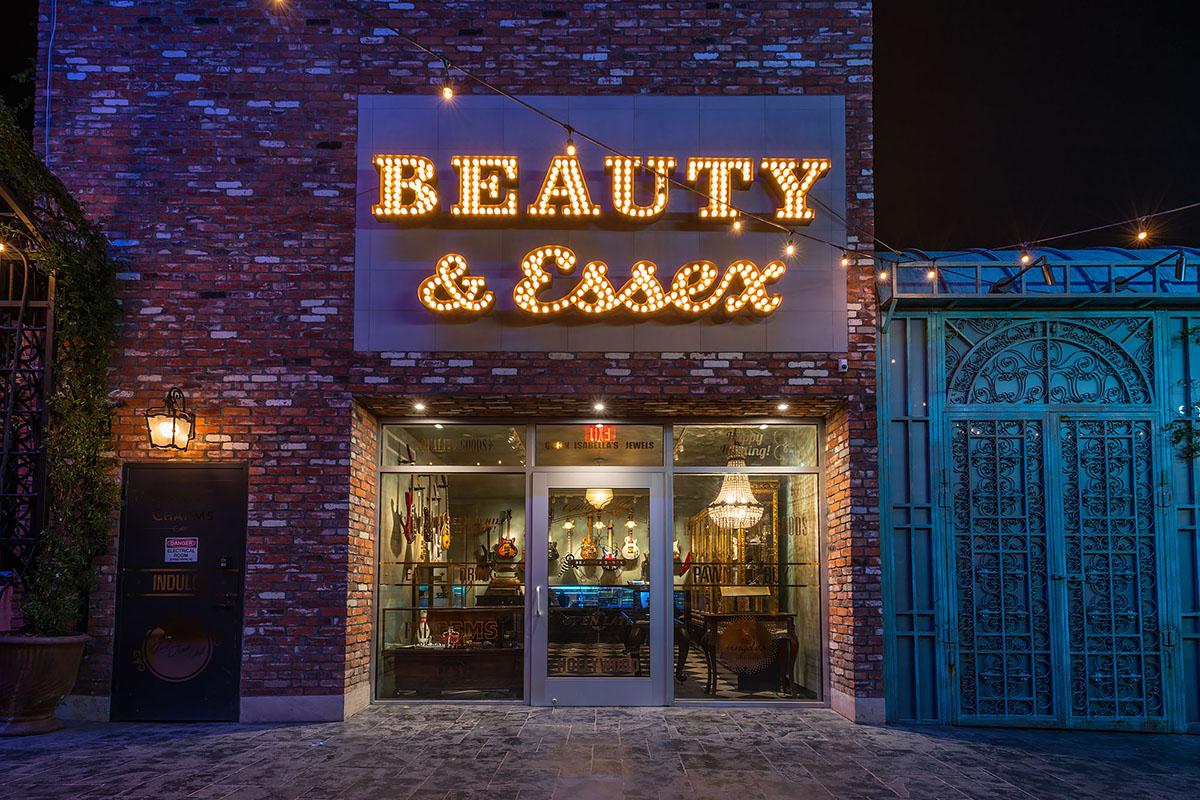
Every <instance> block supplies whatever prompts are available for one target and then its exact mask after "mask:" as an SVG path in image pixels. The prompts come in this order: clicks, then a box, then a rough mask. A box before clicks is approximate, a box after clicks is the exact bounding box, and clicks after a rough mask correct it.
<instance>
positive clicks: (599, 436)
mask: <svg viewBox="0 0 1200 800" xmlns="http://www.w3.org/2000/svg"><path fill="white" fill-rule="evenodd" d="M583 440H584V441H585V442H587V443H588V444H612V443H613V442H616V441H617V429H616V428H614V427H613V426H612V425H601V424H599V423H597V424H596V425H589V426H588V427H587V428H586V429H585V430H584V432H583Z"/></svg>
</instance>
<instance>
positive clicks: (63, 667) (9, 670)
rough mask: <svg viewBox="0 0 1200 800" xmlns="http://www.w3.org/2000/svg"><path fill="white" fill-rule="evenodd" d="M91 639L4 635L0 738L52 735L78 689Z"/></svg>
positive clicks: (0, 670)
mask: <svg viewBox="0 0 1200 800" xmlns="http://www.w3.org/2000/svg"><path fill="white" fill-rule="evenodd" d="M87 640H88V637H87V636H86V635H84V634H76V635H74V636H16V635H7V634H0V736H26V735H29V734H32V733H49V732H50V731H56V730H58V729H59V728H61V727H62V726H63V725H62V723H61V722H59V721H58V720H57V719H55V717H54V710H55V709H56V708H58V704H59V703H61V702H62V700H63V698H64V697H66V696H67V693H68V692H70V691H71V688H72V687H73V686H74V685H75V678H76V677H77V676H78V675H79V662H80V660H81V659H82V658H83V646H84V644H86V643H87Z"/></svg>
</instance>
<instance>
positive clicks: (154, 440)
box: [146, 388, 196, 450]
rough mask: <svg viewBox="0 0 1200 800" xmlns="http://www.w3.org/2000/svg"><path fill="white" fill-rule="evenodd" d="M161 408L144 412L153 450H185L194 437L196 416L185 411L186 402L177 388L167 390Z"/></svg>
mask: <svg viewBox="0 0 1200 800" xmlns="http://www.w3.org/2000/svg"><path fill="white" fill-rule="evenodd" d="M164 402H165V403H166V405H165V406H164V407H163V408H151V409H147V411H146V433H147V434H148V435H149V436H150V446H151V447H152V448H154V449H155V450H187V448H188V442H190V441H191V440H192V439H194V438H195V437H196V415H195V414H193V413H191V412H189V411H188V410H187V400H185V399H184V397H183V391H182V390H181V389H179V388H171V389H168V390H167V395H166V397H165V398H164Z"/></svg>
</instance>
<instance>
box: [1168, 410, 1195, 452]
mask: <svg viewBox="0 0 1200 800" xmlns="http://www.w3.org/2000/svg"><path fill="white" fill-rule="evenodd" d="M1167 438H1168V439H1170V441H1171V446H1172V447H1174V448H1175V455H1176V456H1178V457H1179V458H1180V459H1181V460H1183V461H1195V460H1196V459H1198V458H1200V428H1197V427H1196V425H1195V424H1194V423H1193V422H1192V421H1191V420H1188V419H1177V420H1175V421H1174V422H1172V423H1171V424H1169V425H1168V426H1167Z"/></svg>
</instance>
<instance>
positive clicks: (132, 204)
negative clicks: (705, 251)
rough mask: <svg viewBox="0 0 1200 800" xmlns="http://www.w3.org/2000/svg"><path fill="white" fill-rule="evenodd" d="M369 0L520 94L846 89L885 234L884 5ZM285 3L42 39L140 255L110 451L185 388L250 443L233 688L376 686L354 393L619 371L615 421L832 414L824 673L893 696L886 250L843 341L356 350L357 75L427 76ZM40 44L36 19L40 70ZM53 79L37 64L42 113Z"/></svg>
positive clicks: (130, 0)
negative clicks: (754, 348)
mask: <svg viewBox="0 0 1200 800" xmlns="http://www.w3.org/2000/svg"><path fill="white" fill-rule="evenodd" d="M367 4H368V5H370V6H371V8H372V9H373V10H374V11H376V12H377V13H379V14H381V15H383V16H385V17H387V18H388V19H389V20H391V21H392V22H393V23H394V24H396V25H397V26H398V27H399V28H400V29H401V30H404V31H405V32H406V33H407V34H409V35H412V36H413V37H415V38H417V39H419V40H420V41H422V42H424V43H425V44H427V45H428V46H430V47H432V48H434V49H438V50H444V51H446V52H447V53H449V54H450V55H452V56H453V57H454V58H455V59H457V60H460V61H461V62H462V63H463V64H464V65H466V66H468V67H470V68H472V69H478V70H479V71H480V72H482V73H485V74H487V75H488V76H489V77H491V78H492V79H494V80H495V81H497V82H498V83H500V84H503V85H504V86H506V87H507V88H509V89H511V90H513V91H516V92H519V93H529V94H539V93H549V94H570V93H583V92H588V93H596V92H612V93H620V94H628V93H638V92H644V93H661V94H677V93H681V92H682V93H703V94H732V93H737V94H756V93H765V94H775V93H796V94H802V93H803V94H826V93H832V94H842V95H845V96H846V100H847V115H848V118H847V136H848V147H847V154H846V157H847V159H848V165H847V170H846V174H847V181H848V185H847V196H848V198H849V219H850V241H851V243H852V245H853V244H854V243H858V242H863V241H865V239H864V236H865V235H866V232H869V231H870V230H871V228H872V209H873V205H872V191H873V184H872V180H873V179H872V155H871V153H872V141H871V61H870V59H871V20H870V3H869V2H839V3H828V2H790V1H789V2H785V1H784V0H761V1H759V2H754V3H746V2H739V3H729V2H615V1H614V2H589V3H587V4H583V5H580V4H578V3H575V2H538V3H530V2H512V1H511V0H500V1H496V2H482V1H481V2H464V3H457V4H454V5H453V6H452V7H447V5H446V4H444V3H441V2H413V3H403V2H391V3H385V2H368V3H367ZM269 5H270V4H269V3H267V2H265V0H254V1H253V2H248V1H246V0H243V1H241V2H236V1H235V0H194V1H188V0H180V1H179V2H150V1H149V0H121V2H103V3H102V2H95V1H94V0H93V1H92V2H86V1H85V0H59V3H58V15H57V27H56V30H55V33H54V52H53V55H52V59H51V61H52V63H53V65H54V67H53V77H52V81H51V83H52V87H53V93H52V104H51V122H50V131H49V133H50V136H49V138H50V152H49V163H50V165H51V167H52V168H53V169H55V170H56V171H57V172H58V173H59V175H60V176H61V177H62V178H63V180H64V181H65V183H66V184H67V186H68V187H69V188H70V190H71V191H73V192H74V193H75V194H76V195H77V196H78V197H79V199H80V200H81V201H82V202H83V204H84V206H85V207H86V208H88V209H89V211H90V212H91V213H92V214H93V215H94V216H95V217H96V218H97V219H98V220H99V221H101V222H102V223H103V225H104V226H105V229H106V230H107V231H108V234H109V236H110V237H111V238H112V240H113V242H114V243H115V245H116V246H117V248H118V250H119V252H120V254H121V255H122V256H123V257H124V259H125V261H126V264H127V267H126V271H125V272H124V273H123V274H122V276H121V277H122V283H121V285H122V291H121V297H122V302H123V308H124V312H125V322H124V325H123V328H122V334H121V341H120V343H119V346H118V348H117V351H116V354H115V359H114V364H113V373H112V392H113V398H114V399H115V400H117V401H119V402H120V403H121V406H120V408H119V409H118V413H117V420H116V424H115V427H114V436H115V451H116V454H117V457H118V460H119V461H122V462H123V461H129V460H150V459H162V458H166V457H167V456H165V455H163V454H160V453H150V452H149V451H148V450H147V447H146V444H145V441H144V434H143V432H142V423H141V419H140V416H139V414H140V412H141V411H142V410H143V409H144V408H146V407H147V406H149V405H152V404H156V403H157V402H158V401H159V400H160V398H161V394H162V391H163V390H164V389H165V388H166V387H168V386H172V385H179V386H181V387H182V388H183V389H184V391H185V392H186V393H187V395H188V398H189V400H190V402H191V404H192V405H193V406H194V407H195V410H196V411H197V414H198V416H199V424H198V427H199V437H198V439H197V442H196V443H195V445H194V446H193V449H192V450H190V451H189V452H188V453H187V454H186V455H185V456H184V457H185V458H187V459H192V460H197V461H205V460H237V461H247V462H249V464H250V511H249V514H250V520H249V544H248V550H249V559H248V563H249V567H248V575H247V581H246V620H245V630H246V636H245V648H246V654H245V661H244V674H243V680H242V689H243V694H244V695H247V696H252V695H286V694H313V695H323V694H335V693H341V692H343V691H344V690H345V688H346V687H347V686H352V685H357V684H358V683H359V682H360V681H361V680H362V676H363V674H364V671H365V669H366V664H365V662H364V660H363V659H364V657H365V656H364V654H365V646H366V645H365V639H364V636H365V631H364V629H363V625H364V624H366V621H367V620H368V619H369V602H368V599H369V593H367V592H365V590H363V588H362V584H363V583H364V582H365V581H368V580H369V571H366V568H365V567H364V565H363V561H362V559H363V556H364V553H365V552H366V551H365V550H364V549H363V548H364V547H366V545H365V544H364V541H363V540H362V539H361V536H362V534H364V533H366V532H367V531H368V530H369V527H370V524H372V521H373V513H368V512H369V509H368V507H367V506H368V505H369V502H370V501H369V496H370V495H371V494H372V493H373V487H372V486H371V484H370V482H369V480H368V479H367V478H366V477H365V472H364V470H365V466H364V465H365V463H366V462H365V459H367V458H373V455H372V454H371V453H370V452H369V447H368V446H367V445H366V444H365V442H366V441H367V440H368V439H370V436H368V435H367V431H368V430H369V429H370V427H371V426H372V425H373V422H372V421H371V420H370V417H369V413H368V412H374V413H388V412H396V411H401V412H406V411H407V410H408V408H409V403H410V402H411V398H412V397H414V396H418V395H419V396H422V397H423V398H425V399H426V400H428V401H429V402H431V404H432V405H433V406H434V408H436V409H438V411H439V413H445V414H456V415H469V414H471V413H476V412H477V411H479V410H481V409H483V410H486V411H488V412H490V413H492V414H496V413H505V412H506V411H507V410H512V411H514V412H517V413H520V412H524V413H528V412H529V411H530V410H532V409H534V408H536V409H538V411H539V412H541V413H545V410H546V408H547V407H549V408H550V409H559V410H562V411H563V412H564V413H568V412H571V411H572V410H573V409H581V408H584V407H585V404H586V403H587V402H588V401H589V399H590V397H591V396H592V395H594V394H597V393H603V394H605V395H606V396H609V397H612V398H614V402H613V403H612V404H611V405H612V408H613V413H614V414H615V415H621V414H626V413H628V414H635V413H639V414H654V413H659V412H662V413H670V412H672V411H678V410H681V409H687V408H691V409H694V410H697V411H699V412H701V413H707V414H712V413H735V412H739V411H749V410H755V409H760V410H763V411H767V412H769V411H771V409H773V406H774V399H775V398H779V397H786V398H791V399H792V400H793V403H794V408H793V411H794V412H797V413H800V412H801V411H802V410H807V412H811V413H819V414H827V413H831V412H832V413H833V414H834V416H832V417H831V418H830V419H831V424H830V429H831V431H836V433H837V439H836V441H835V440H834V439H833V438H831V444H832V445H833V449H832V450H831V452H832V453H833V454H834V455H835V458H837V459H839V461H838V464H839V465H842V466H839V472H838V476H839V477H837V478H836V480H835V485H834V486H833V487H832V491H833V493H834V494H835V495H836V496H837V498H838V499H837V500H836V502H834V501H833V498H832V496H831V504H830V505H831V508H835V507H836V509H837V511H836V516H835V518H834V519H833V520H832V522H831V537H830V538H831V543H833V542H837V548H838V550H837V553H835V562H836V563H837V564H838V567H837V571H836V574H835V570H834V568H833V565H832V564H831V579H832V583H833V584H834V585H838V586H843V587H844V586H847V584H848V586H849V588H847V589H846V591H850V592H851V593H852V595H853V600H852V601H851V602H849V603H848V604H842V600H841V595H840V593H834V592H831V597H833V596H835V595H836V596H837V597H838V601H837V604H836V609H837V616H836V620H837V622H836V624H835V625H834V626H833V633H834V635H835V640H836V641H837V644H838V650H839V652H838V654H837V656H836V659H835V662H836V667H835V671H834V682H835V685H836V686H838V687H840V688H841V690H842V691H845V692H847V693H849V694H852V695H853V694H856V693H857V694H858V695H860V696H879V695H880V694H881V686H880V678H879V663H878V660H877V658H878V648H879V644H878V640H879V637H878V636H875V634H874V631H876V629H877V627H878V609H877V602H878V581H879V575H878V568H877V565H874V564H873V563H872V559H876V558H877V550H878V543H877V524H878V521H877V515H876V512H875V509H876V502H877V498H876V494H875V489H874V486H875V462H876V453H875V444H874V442H875V429H874V416H873V415H874V395H873V391H874V376H875V360H874V359H875V334H874V321H875V308H874V301H873V291H872V270H871V264H870V260H869V259H867V258H862V259H859V260H857V262H856V263H855V264H854V265H852V266H851V267H850V269H848V270H847V276H846V278H847V290H848V295H849V303H850V309H851V312H852V319H851V324H850V348H849V351H848V352H847V353H832V354H831V353H817V354H800V353H788V354H754V353H734V354H725V353H663V354H634V355H630V354H622V353H608V354H600V353H594V354H520V355H516V356H508V355H504V354H484V353H474V354H455V355H453V356H451V355H449V354H437V353H388V354H363V353H357V354H356V353H354V352H353V351H352V344H351V317H352V311H353V296H352V283H353V258H354V201H355V197H354V192H355V188H354V187H355V174H354V161H355V124H356V113H357V95H358V94H359V93H386V92H414V91H435V90H436V86H437V85H438V82H439V81H440V79H441V70H440V68H438V69H433V70H430V69H429V68H428V67H427V64H426V61H427V59H425V58H423V57H419V56H418V55H416V54H414V53H413V52H411V51H410V50H408V49H406V48H405V47H404V46H403V45H402V44H401V43H399V42H398V41H397V39H396V37H394V36H391V35H388V34H387V32H386V31H376V30H375V29H374V27H373V26H372V25H371V24H369V23H365V22H363V21H362V20H360V19H358V18H356V17H354V16H351V15H349V14H347V13H345V12H343V11H341V10H337V9H335V8H333V7H331V5H330V4H329V3H325V2H318V0H291V2H290V4H289V6H288V10H287V11H286V12H284V13H280V14H272V13H271V12H270V11H269V10H268V6H269ZM48 40H49V20H48V17H47V16H46V15H45V13H43V18H42V20H41V53H40V63H43V64H44V63H45V62H46V57H47V51H46V47H47V43H48ZM46 86H47V75H46V74H45V72H43V73H42V75H41V76H40V91H39V94H38V101H37V102H38V113H37V119H38V120H39V121H41V120H43V119H44V114H45V110H46V97H47V95H46ZM460 88H461V89H465V88H466V87H460ZM39 124H40V122H39ZM43 134H44V131H42V130H39V131H38V132H37V134H36V137H35V139H36V141H38V142H41V141H42V137H43ZM862 246H863V249H869V246H868V245H862ZM839 357H842V358H847V359H848V361H849V370H848V371H847V372H845V373H839V372H838V371H837V368H836V360H837V359H838V358H839ZM514 367H515V368H516V369H517V374H515V375H509V374H504V373H506V372H507V371H509V370H511V369H513V368H514ZM624 370H629V372H628V373H627V374H626V373H625V372H624ZM355 398H357V399H358V400H359V402H361V404H362V406H363V407H362V408H358V407H356V406H355V405H354V399H355ZM698 398H703V402H700V403H697V402H696V400H697V399H698ZM714 401H720V402H721V404H720V405H716V404H715V403H714ZM689 403H690V405H689ZM837 409H840V410H837ZM352 441H354V442H357V444H354V445H352ZM372 446H373V444H372ZM835 534H836V536H835ZM113 552H114V553H115V548H114V549H113ZM842 559H849V561H848V563H846V564H842ZM102 568H103V573H102V577H101V580H100V583H99V585H98V587H97V590H96V592H95V594H94V598H93V612H92V616H91V620H90V626H91V630H92V633H93V634H94V636H95V644H94V650H93V655H92V657H91V658H90V660H89V662H88V666H87V668H86V670H85V675H84V677H83V678H82V679H81V683H80V689H79V691H81V692H84V693H90V694H100V695H103V694H106V693H107V691H108V684H109V680H110V667H111V653H110V649H111V643H110V642H111V627H112V605H113V586H114V584H113V573H114V563H113V556H112V555H111V554H110V556H109V557H108V558H106V559H105V561H104V563H103V564H102ZM843 568H844V569H845V570H849V572H848V573H847V572H844V571H843ZM839 581H840V582H841V583H839ZM840 591H841V590H839V592H840ZM847 615H848V616H847Z"/></svg>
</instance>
